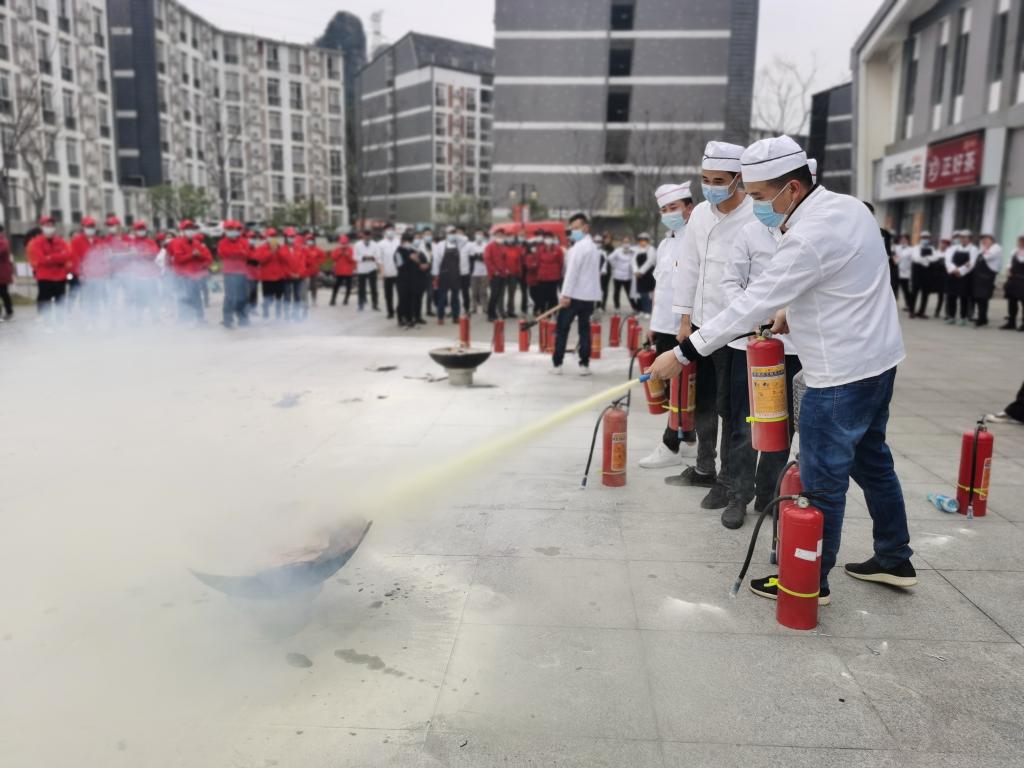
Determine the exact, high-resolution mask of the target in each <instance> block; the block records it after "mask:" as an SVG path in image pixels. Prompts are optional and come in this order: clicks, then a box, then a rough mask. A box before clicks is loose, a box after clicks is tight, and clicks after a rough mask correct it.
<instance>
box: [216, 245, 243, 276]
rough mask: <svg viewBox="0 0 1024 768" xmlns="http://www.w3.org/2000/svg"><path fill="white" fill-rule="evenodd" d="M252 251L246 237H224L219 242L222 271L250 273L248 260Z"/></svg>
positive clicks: (234, 273) (218, 248)
mask: <svg viewBox="0 0 1024 768" xmlns="http://www.w3.org/2000/svg"><path fill="white" fill-rule="evenodd" d="M251 252H252V248H250V247H249V241H248V240H246V239H245V238H244V237H239V238H236V239H234V240H232V239H231V238H230V237H222V238H221V240H220V242H219V243H217V258H218V259H220V267H221V271H223V272H224V274H225V275H248V274H249V265H248V264H246V262H247V261H248V260H249V258H250V253H251Z"/></svg>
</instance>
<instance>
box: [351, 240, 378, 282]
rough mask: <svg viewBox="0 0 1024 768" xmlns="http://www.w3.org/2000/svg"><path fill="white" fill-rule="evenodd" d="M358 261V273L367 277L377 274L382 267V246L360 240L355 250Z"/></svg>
mask: <svg viewBox="0 0 1024 768" xmlns="http://www.w3.org/2000/svg"><path fill="white" fill-rule="evenodd" d="M354 252H355V259H356V273H357V274H360V275H365V274H368V273H370V272H376V271H377V267H378V266H379V265H380V246H379V245H378V244H377V243H375V242H373V241H372V240H371V241H370V242H369V243H364V242H363V241H362V240H360V241H359V242H358V243H356V247H355V249H354Z"/></svg>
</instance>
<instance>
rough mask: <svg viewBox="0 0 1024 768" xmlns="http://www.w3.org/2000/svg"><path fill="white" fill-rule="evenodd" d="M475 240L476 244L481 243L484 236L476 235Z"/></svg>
mask: <svg viewBox="0 0 1024 768" xmlns="http://www.w3.org/2000/svg"><path fill="white" fill-rule="evenodd" d="M475 239H476V241H477V242H478V243H482V242H483V241H484V236H483V235H477V236H476V238H475Z"/></svg>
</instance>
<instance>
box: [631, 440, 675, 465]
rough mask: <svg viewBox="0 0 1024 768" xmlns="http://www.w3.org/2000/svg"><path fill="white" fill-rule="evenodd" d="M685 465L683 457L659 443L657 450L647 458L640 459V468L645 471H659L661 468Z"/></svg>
mask: <svg viewBox="0 0 1024 768" xmlns="http://www.w3.org/2000/svg"><path fill="white" fill-rule="evenodd" d="M682 463H683V457H682V456H680V455H679V454H678V453H675V452H673V451H671V450H669V448H668V446H667V445H665V444H664V443H658V446H657V448H655V449H654V450H653V451H651V452H650V453H649V454H648V455H647V456H644V457H643V458H642V459H640V466H641V467H643V468H644V469H659V468H661V467H675V466H678V465H679V464H682Z"/></svg>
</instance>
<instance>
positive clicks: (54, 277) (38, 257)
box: [28, 235, 73, 281]
mask: <svg viewBox="0 0 1024 768" xmlns="http://www.w3.org/2000/svg"><path fill="white" fill-rule="evenodd" d="M28 261H29V263H30V264H31V265H32V269H33V270H34V271H35V275H36V280H51V281H62V280H66V279H67V276H68V272H69V271H70V270H71V266H72V263H73V260H72V257H71V249H70V248H68V244H67V243H65V242H64V240H62V239H61V238H59V237H57V236H56V235H54V236H53V237H44V236H43V235H37V236H36V237H33V238H32V241H31V242H30V243H29V244H28Z"/></svg>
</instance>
